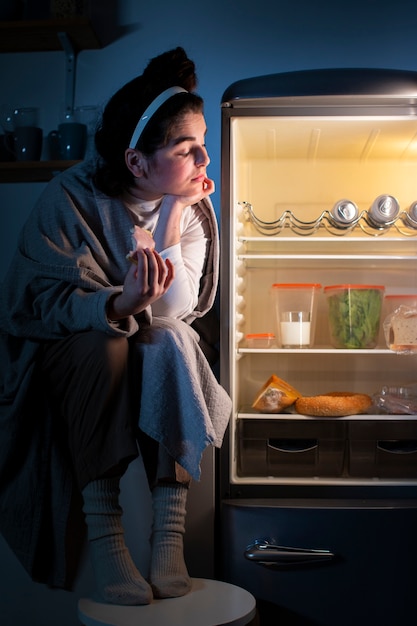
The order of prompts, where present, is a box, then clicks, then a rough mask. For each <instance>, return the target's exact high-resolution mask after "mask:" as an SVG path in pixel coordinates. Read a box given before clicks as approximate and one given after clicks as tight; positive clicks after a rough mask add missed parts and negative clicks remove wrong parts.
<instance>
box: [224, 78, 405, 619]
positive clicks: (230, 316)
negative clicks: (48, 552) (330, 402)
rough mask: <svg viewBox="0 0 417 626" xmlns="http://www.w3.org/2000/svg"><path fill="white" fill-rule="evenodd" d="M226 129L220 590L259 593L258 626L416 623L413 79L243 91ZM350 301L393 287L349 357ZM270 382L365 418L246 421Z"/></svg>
mask: <svg viewBox="0 0 417 626" xmlns="http://www.w3.org/2000/svg"><path fill="white" fill-rule="evenodd" d="M221 118H222V119H221V133H222V155H221V158H222V166H221V167H222V170H221V183H222V184H221V186H222V189H221V196H222V199H221V292H220V310H221V315H220V317H221V362H220V377H221V382H222V384H223V385H224V387H225V388H226V389H227V390H228V392H229V393H230V395H231V398H232V402H233V409H232V416H231V421H230V426H229V429H228V433H227V438H226V441H225V443H224V445H223V448H222V450H221V451H220V454H219V457H218V490H217V499H218V500H217V503H218V510H219V516H218V518H219V533H220V542H221V558H220V561H219V571H220V575H221V577H222V578H223V579H225V580H227V581H229V582H231V583H234V584H237V585H240V586H242V587H245V588H247V589H248V590H249V591H250V592H252V593H253V594H254V596H255V597H256V598H257V600H258V606H259V607H260V610H261V611H263V621H262V622H261V623H262V625H264V624H265V625H266V624H268V625H269V624H274V626H275V625H276V626H281V625H283V624H285V625H287V624H300V625H304V624H306V625H307V624H318V625H323V626H345V625H346V626H347V625H348V624H349V625H350V624H352V623H356V624H358V625H362V624H363V625H367V626H370V625H378V626H382V625H385V624H386V625H387V626H388V625H394V624H395V625H408V624H415V623H417V610H416V603H415V599H414V597H415V594H416V591H417V345H416V344H417V337H415V329H416V326H417V317H416V315H417V300H416V297H417V211H416V208H415V205H414V203H415V202H416V201H417V72H410V71H400V70H398V71H397V70H382V69H380V70H373V69H347V68H344V69H328V70H307V71H297V72H289V73H282V74H273V75H266V76H259V77H255V78H248V79H243V80H240V81H238V82H235V83H233V84H232V85H230V87H229V88H228V89H226V91H225V93H224V95H223V99H222V104H221ZM295 285H297V286H298V287H300V286H301V287H302V288H305V287H306V288H308V289H310V288H311V286H312V285H313V286H314V287H315V290H316V296H317V298H316V301H315V310H314V326H313V325H312V326H311V332H312V337H310V341H309V342H307V343H305V342H301V343H299V345H297V344H296V345H295V346H294V345H293V344H291V343H290V344H288V343H286V342H285V340H284V338H283V330H282V327H281V320H280V318H279V316H278V313H277V311H278V307H277V299H276V295H275V293H276V288H277V286H280V287H283V286H284V287H288V288H292V287H293V286H295ZM273 286H275V287H273ZM329 287H330V288H331V289H330V290H329ZM354 287H357V288H359V289H362V290H365V291H366V290H368V288H370V289H371V291H372V289H373V287H375V288H377V289H382V291H380V293H382V295H383V299H382V301H381V309H380V311H379V325H377V329H376V330H377V336H376V339H375V340H374V343H364V344H361V343H360V342H359V344H355V345H351V344H342V345H340V344H337V343H335V336H334V331H331V327H330V321H331V315H330V304H329V295H330V294H331V293H332V290H333V288H334V289H336V292H337V291H338V290H340V291H341V292H343V293H345V292H347V293H350V289H351V288H354ZM389 307H391V308H389ZM401 307H402V308H401ZM404 307H405V309H404ZM403 312H405V313H406V314H407V315H408V318H407V319H408V322H407V323H408V324H409V330H410V328H411V331H410V332H411V334H413V333H414V337H411V338H410V339H408V340H407V341H408V342H409V344H407V346H404V345H403V346H402V347H401V346H399V345H394V343H393V339H392V337H391V335H392V328H391V326H390V320H391V321H392V320H393V319H394V318H395V319H397V317H398V315H399V314H400V313H401V314H402V313H403ZM346 316H347V313H345V312H339V318H338V321H339V322H340V323H344V322H345V321H346ZM367 319H368V318H367ZM355 320H356V322H355V323H356V324H357V325H359V324H360V323H359V321H358V318H355ZM312 322H313V320H311V323H312ZM385 328H387V329H388V331H387V335H386V333H385ZM390 329H391V330H390ZM354 330H355V329H354ZM336 340H337V337H336ZM288 345H290V346H291V347H288ZM272 375H275V376H276V377H278V379H280V381H284V383H286V384H288V385H291V386H292V387H294V388H295V389H296V391H298V393H299V395H300V396H302V397H303V398H304V397H311V396H316V395H327V394H328V393H330V392H331V393H333V392H342V393H346V394H365V395H367V396H369V397H370V398H371V400H372V404H371V405H370V406H369V407H368V408H367V409H366V410H365V412H364V413H359V414H356V413H355V412H354V414H348V415H344V416H341V417H340V416H336V415H334V414H332V413H330V414H327V415H326V416H311V415H307V414H304V413H302V412H299V411H297V410H296V409H295V406H296V405H295V404H294V403H293V404H291V405H290V406H289V407H287V408H285V409H281V407H279V410H278V411H277V410H276V409H274V410H273V411H272V412H269V410H259V409H258V408H253V404H254V400H255V398H256V397H257V395H258V394H259V392H260V390H261V389H262V387H263V386H264V385H266V384H267V382H268V381H269V380H270V377H271V376H272Z"/></svg>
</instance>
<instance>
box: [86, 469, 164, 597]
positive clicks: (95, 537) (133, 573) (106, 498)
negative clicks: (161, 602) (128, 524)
mask: <svg viewBox="0 0 417 626" xmlns="http://www.w3.org/2000/svg"><path fill="white" fill-rule="evenodd" d="M119 482H120V481H119V478H110V479H107V478H106V479H99V480H94V481H92V482H90V483H88V485H87V486H86V487H85V489H84V490H83V492H82V495H83V498H84V507H83V511H84V513H85V516H86V517H85V519H86V523H87V527H88V541H89V546H90V552H91V562H92V566H93V571H94V577H95V581H96V585H97V591H98V593H99V595H100V597H101V598H102V599H103V601H104V602H107V603H110V604H124V605H137V604H149V603H150V602H151V601H152V589H151V587H150V586H149V585H148V583H147V582H146V580H145V579H144V578H143V577H142V576H141V574H140V573H139V571H138V570H137V568H136V566H135V564H134V563H133V560H132V557H131V556H130V553H129V550H128V549H127V547H126V544H125V540H124V530H123V525H122V513H123V511H122V508H121V507H120V505H119V493H120V488H119Z"/></svg>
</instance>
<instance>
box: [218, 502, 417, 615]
mask: <svg viewBox="0 0 417 626" xmlns="http://www.w3.org/2000/svg"><path fill="white" fill-rule="evenodd" d="M221 525H222V568H223V578H224V580H226V581H228V582H230V583H232V584H235V585H238V586H241V587H243V588H245V589H247V590H248V591H250V592H251V593H252V594H253V595H254V596H255V598H256V599H257V600H258V601H259V605H260V607H261V610H262V608H263V607H265V606H267V607H268V616H269V618H265V622H264V623H265V624H268V625H269V624H274V625H275V626H287V625H288V626H290V625H291V626H292V625H299V626H308V625H311V626H313V625H316V626H351V625H352V624H356V626H408V625H410V626H411V625H412V624H416V623H417V608H416V599H415V598H416V581H417V500H394V499H392V500H391V499H390V500H388V499H387V500H369V501H367V500H342V499H340V500H334V499H332V500H325V499H314V500H313V499H285V500H284V499H283V500H281V499H280V500H277V499H271V500H268V499H255V498H254V499H247V500H223V501H222V505H221ZM268 619H269V620H270V621H268Z"/></svg>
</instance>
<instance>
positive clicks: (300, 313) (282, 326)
mask: <svg viewBox="0 0 417 626" xmlns="http://www.w3.org/2000/svg"><path fill="white" fill-rule="evenodd" d="M320 292H321V285H320V284H318V283H312V284H311V283H308V284H306V283H301V284H300V283H274V284H273V285H272V293H273V295H274V297H275V310H276V320H277V335H278V344H279V345H280V347H282V348H311V347H312V345H313V342H314V330H315V323H316V317H317V315H316V310H317V302H318V298H319V294H320Z"/></svg>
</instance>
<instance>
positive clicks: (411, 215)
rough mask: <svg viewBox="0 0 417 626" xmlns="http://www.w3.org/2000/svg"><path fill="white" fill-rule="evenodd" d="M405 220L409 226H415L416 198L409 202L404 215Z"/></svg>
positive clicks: (416, 217)
mask: <svg viewBox="0 0 417 626" xmlns="http://www.w3.org/2000/svg"><path fill="white" fill-rule="evenodd" d="M405 222H406V224H407V226H410V227H411V228H417V200H416V201H415V202H413V203H412V204H410V206H409V207H408V209H407V213H406V215H405Z"/></svg>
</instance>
